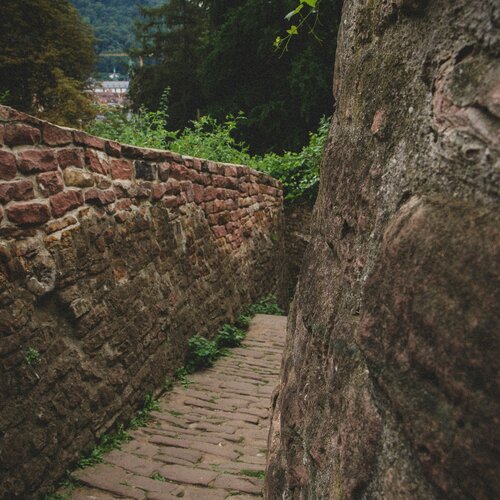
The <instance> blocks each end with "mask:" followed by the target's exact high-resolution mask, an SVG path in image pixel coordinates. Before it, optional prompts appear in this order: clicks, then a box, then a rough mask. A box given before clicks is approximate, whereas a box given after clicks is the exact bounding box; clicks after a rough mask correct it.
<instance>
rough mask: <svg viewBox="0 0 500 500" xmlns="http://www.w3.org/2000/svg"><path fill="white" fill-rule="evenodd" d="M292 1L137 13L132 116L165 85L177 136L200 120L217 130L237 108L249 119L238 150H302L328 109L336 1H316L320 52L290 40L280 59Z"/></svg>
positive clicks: (189, 0) (178, 3) (216, 3)
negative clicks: (279, 39)
mask: <svg viewBox="0 0 500 500" xmlns="http://www.w3.org/2000/svg"><path fill="white" fill-rule="evenodd" d="M297 1H298V0H293V1H292V0H275V1H273V2H269V0H240V1H238V2H234V1H233V0H206V1H204V2H197V1H195V0H171V1H170V2H168V3H166V4H165V5H163V6H161V7H158V8H156V9H147V10H145V11H144V20H143V22H142V23H140V25H139V30H138V35H139V45H140V48H139V50H138V51H137V55H141V56H142V58H143V60H144V61H145V64H144V66H143V67H141V68H137V69H136V71H135V73H134V74H133V76H132V82H131V95H132V99H133V101H134V106H135V108H136V109H138V108H139V107H140V106H141V105H143V104H144V105H146V106H147V107H148V108H149V109H157V107H158V105H159V98H160V95H161V93H162V91H163V89H164V88H165V87H166V86H170V87H171V88H172V103H173V104H172V109H171V126H172V127H173V128H175V129H182V128H184V127H186V126H187V125H188V123H189V122H190V121H191V120H195V119H199V116H200V115H201V116H203V115H209V116H211V117H213V118H215V119H216V120H217V121H218V122H223V121H224V119H225V117H227V116H228V115H232V116H237V113H238V112H239V111H240V110H242V111H243V112H244V113H245V115H246V117H247V119H246V120H245V121H244V122H243V121H242V122H240V123H239V126H238V130H237V131H235V132H236V135H234V137H235V138H236V142H240V141H241V139H242V138H244V139H245V142H246V143H247V144H248V145H249V148H250V149H249V151H251V152H252V153H257V154H260V155H262V154H264V153H265V152H267V151H274V152H276V153H281V152H282V151H284V150H291V151H298V150H300V148H301V147H302V146H303V145H304V144H305V143H306V142H307V134H308V131H310V130H312V129H313V128H314V126H315V125H316V124H317V123H318V121H319V119H320V117H321V116H322V115H329V114H330V113H331V110H332V107H333V100H332V92H331V81H332V72H333V61H334V54H335V44H336V39H337V28H338V23H339V20H340V9H341V3H342V2H341V0H321V10H320V12H319V14H318V15H317V16H315V19H316V20H317V23H316V26H315V28H314V33H315V35H316V36H317V37H318V38H321V40H322V41H323V43H322V44H318V43H317V42H316V40H315V39H314V37H297V36H294V39H295V40H294V42H295V43H293V44H291V46H290V50H289V51H288V52H287V53H286V54H284V55H283V56H281V57H280V56H279V54H278V53H276V51H275V50H274V48H273V41H274V40H275V37H276V33H277V32H281V31H282V30H283V29H285V28H286V27H287V24H288V21H286V20H283V12H286V11H287V10H289V9H290V8H295V6H296V3H297ZM307 3H309V2H306V4H307ZM309 5H311V4H310V3H309ZM307 9H309V6H308V7H307ZM305 10H306V7H304V8H303V9H301V11H302V13H304V12H305ZM204 126H206V124H204ZM185 139H186V140H187V138H185ZM242 151H243V149H242Z"/></svg>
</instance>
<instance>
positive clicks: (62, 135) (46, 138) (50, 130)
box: [42, 123, 73, 146]
mask: <svg viewBox="0 0 500 500" xmlns="http://www.w3.org/2000/svg"><path fill="white" fill-rule="evenodd" d="M42 137H43V142H44V143H45V144H48V145H49V146H64V145H66V144H70V143H71V142H72V140H73V136H72V134H71V130H66V129H63V128H61V127H56V126H55V125H52V124H50V123H44V124H43V127H42Z"/></svg>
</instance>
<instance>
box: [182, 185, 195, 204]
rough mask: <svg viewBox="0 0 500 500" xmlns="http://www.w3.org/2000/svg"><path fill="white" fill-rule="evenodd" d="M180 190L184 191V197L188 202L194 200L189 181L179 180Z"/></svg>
mask: <svg viewBox="0 0 500 500" xmlns="http://www.w3.org/2000/svg"><path fill="white" fill-rule="evenodd" d="M181 191H182V192H183V193H184V197H185V198H186V201H187V202H188V203H192V202H193V201H194V191H193V183H192V182H191V181H181Z"/></svg>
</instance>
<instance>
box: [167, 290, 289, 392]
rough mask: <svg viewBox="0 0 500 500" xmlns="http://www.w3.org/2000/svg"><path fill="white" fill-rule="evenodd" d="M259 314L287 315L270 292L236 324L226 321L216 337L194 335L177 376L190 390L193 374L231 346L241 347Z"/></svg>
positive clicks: (225, 352) (252, 306)
mask: <svg viewBox="0 0 500 500" xmlns="http://www.w3.org/2000/svg"><path fill="white" fill-rule="evenodd" d="M256 314H278V315H282V314H284V312H283V310H282V309H280V307H278V304H277V303H276V297H275V296H274V295H266V296H264V297H262V298H261V299H259V300H258V301H257V302H255V303H254V304H251V305H249V306H247V307H245V309H244V310H243V312H242V314H240V316H238V318H237V319H236V322H235V324H234V325H229V324H227V323H226V324H225V325H223V326H222V328H221V329H220V330H219V332H218V333H217V335H216V336H215V338H214V339H213V340H209V339H207V338H205V337H202V336H201V335H194V336H192V337H191V338H190V339H189V340H188V346H189V349H188V353H187V356H186V362H185V364H184V366H183V367H181V368H177V370H176V371H175V377H176V379H177V380H179V381H180V382H181V384H182V386H183V387H184V388H185V389H186V388H188V387H189V384H190V383H191V382H190V381H189V379H188V375H189V374H190V373H194V372H195V371H197V370H202V369H204V368H210V367H211V366H213V364H214V362H215V361H216V360H217V359H218V358H220V357H221V356H228V355H229V353H230V351H229V350H228V348H230V347H239V346H241V343H242V342H243V340H245V337H246V330H248V327H249V325H250V321H251V320H252V318H253V317H254V316H255V315H256Z"/></svg>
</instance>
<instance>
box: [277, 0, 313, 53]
mask: <svg viewBox="0 0 500 500" xmlns="http://www.w3.org/2000/svg"><path fill="white" fill-rule="evenodd" d="M320 2H321V0H298V3H297V4H296V6H295V8H294V9H293V10H291V11H290V12H289V13H288V14H287V15H286V16H285V19H286V20H287V21H291V22H293V23H297V24H291V25H290V27H289V28H288V29H287V30H286V33H287V34H286V36H285V37H283V38H282V37H281V36H278V37H276V40H275V41H274V47H275V48H276V49H280V48H281V49H283V50H284V51H285V50H288V45H289V43H290V41H291V39H292V38H293V37H294V36H297V35H298V34H299V31H300V30H301V29H302V27H303V26H304V25H305V26H307V28H308V31H309V33H310V34H312V35H315V32H314V25H315V24H316V22H317V21H318V17H319V13H318V7H319V4H320ZM311 16H314V19H315V22H314V23H313V24H311V23H310V18H311ZM294 18H298V21H296V19H294Z"/></svg>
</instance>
